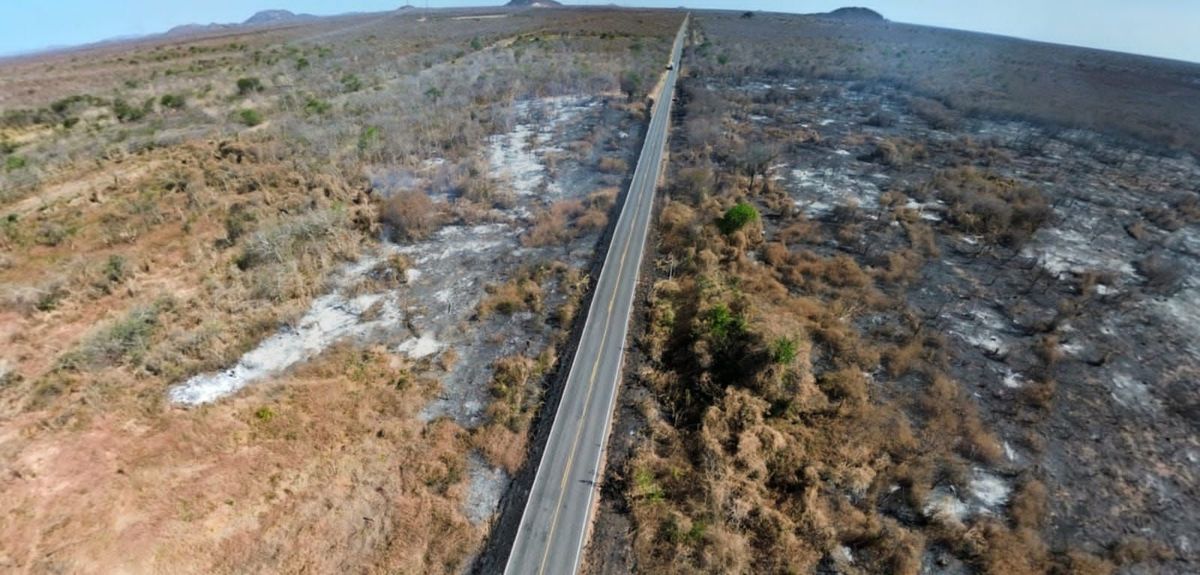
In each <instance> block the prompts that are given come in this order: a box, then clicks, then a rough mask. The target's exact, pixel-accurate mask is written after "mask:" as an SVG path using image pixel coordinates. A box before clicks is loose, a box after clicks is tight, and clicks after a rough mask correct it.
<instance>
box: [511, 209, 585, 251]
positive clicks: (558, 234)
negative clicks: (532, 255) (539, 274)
mask: <svg viewBox="0 0 1200 575" xmlns="http://www.w3.org/2000/svg"><path fill="white" fill-rule="evenodd" d="M583 209H584V208H583V202H581V201H579V200H561V201H558V202H555V203H553V204H551V205H550V206H549V207H547V208H546V209H543V210H541V211H539V212H538V213H536V214H534V216H533V226H531V227H530V228H529V231H528V232H526V233H525V235H523V236H521V245H523V246H525V247H544V246H554V245H562V244H564V243H566V242H568V241H570V240H571V239H572V237H573V235H572V233H571V230H570V229H569V228H568V222H570V220H572V219H574V218H576V217H578V216H579V215H580V214H582V213H583Z"/></svg>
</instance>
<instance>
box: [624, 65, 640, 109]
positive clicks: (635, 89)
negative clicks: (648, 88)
mask: <svg viewBox="0 0 1200 575" xmlns="http://www.w3.org/2000/svg"><path fill="white" fill-rule="evenodd" d="M621 91H622V92H624V93H625V96H626V97H627V98H629V101H630V102H632V101H633V99H634V98H636V97H637V96H638V94H640V93H641V91H642V77H641V75H639V74H638V73H637V72H634V71H633V70H630V71H628V72H625V74H624V75H622V76H621Z"/></svg>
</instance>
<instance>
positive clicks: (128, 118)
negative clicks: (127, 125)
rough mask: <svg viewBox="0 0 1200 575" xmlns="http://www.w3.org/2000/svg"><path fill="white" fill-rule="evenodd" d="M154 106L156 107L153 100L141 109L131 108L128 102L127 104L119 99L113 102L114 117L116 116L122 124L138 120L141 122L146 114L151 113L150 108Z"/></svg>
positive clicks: (148, 101)
mask: <svg viewBox="0 0 1200 575" xmlns="http://www.w3.org/2000/svg"><path fill="white" fill-rule="evenodd" d="M153 105H154V99H153V98H151V99H149V100H147V101H146V104H143V105H142V106H141V107H140V108H139V107H137V106H131V105H130V104H129V103H128V102H126V101H125V100H124V99H122V98H117V99H116V100H113V103H112V110H113V115H115V116H116V117H117V120H118V121H120V122H136V121H138V120H141V119H142V118H145V117H146V113H147V112H148V111H149V108H150V106H153Z"/></svg>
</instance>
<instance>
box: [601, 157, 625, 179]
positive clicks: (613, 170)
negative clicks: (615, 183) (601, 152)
mask: <svg viewBox="0 0 1200 575" xmlns="http://www.w3.org/2000/svg"><path fill="white" fill-rule="evenodd" d="M596 169H597V170H600V171H601V172H604V173H606V174H615V175H621V174H624V173H626V172H628V171H629V164H628V163H627V162H625V160H623V159H621V158H615V157H612V156H605V157H603V158H600V161H599V162H598V163H597V164H596Z"/></svg>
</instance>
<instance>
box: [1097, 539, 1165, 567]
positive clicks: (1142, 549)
mask: <svg viewBox="0 0 1200 575" xmlns="http://www.w3.org/2000/svg"><path fill="white" fill-rule="evenodd" d="M1109 553H1110V555H1111V556H1112V560H1113V561H1115V562H1116V563H1117V564H1118V565H1122V566H1125V565H1134V564H1137V563H1146V562H1150V561H1170V560H1172V559H1174V558H1175V553H1174V552H1173V551H1172V550H1171V548H1170V547H1169V546H1167V545H1166V544H1165V543H1161V542H1159V541H1151V540H1149V539H1146V538H1145V537H1137V536H1129V537H1125V538H1122V539H1121V540H1120V541H1118V542H1117V543H1116V545H1113V547H1112V549H1111V550H1110V551H1109Z"/></svg>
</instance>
